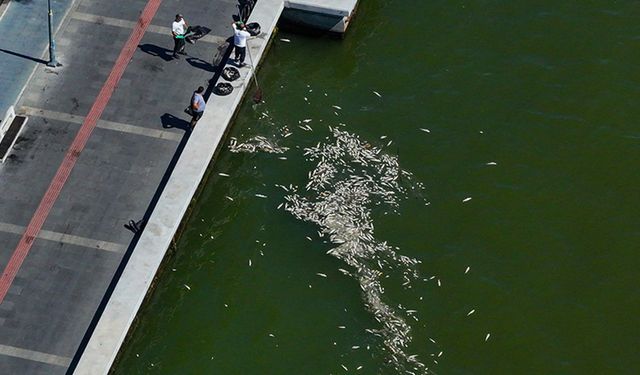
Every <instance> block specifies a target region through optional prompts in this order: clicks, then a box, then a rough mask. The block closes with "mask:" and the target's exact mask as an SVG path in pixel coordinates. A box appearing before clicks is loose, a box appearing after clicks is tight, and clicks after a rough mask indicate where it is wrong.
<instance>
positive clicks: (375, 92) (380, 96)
mask: <svg viewBox="0 0 640 375" xmlns="http://www.w3.org/2000/svg"><path fill="white" fill-rule="evenodd" d="M373 93H374V94H376V96H377V97H378V98H382V95H380V93H379V92H377V91H374V92H373Z"/></svg>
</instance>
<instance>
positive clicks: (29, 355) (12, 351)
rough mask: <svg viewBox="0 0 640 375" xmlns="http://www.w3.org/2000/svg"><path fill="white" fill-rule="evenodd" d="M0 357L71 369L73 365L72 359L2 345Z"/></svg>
mask: <svg viewBox="0 0 640 375" xmlns="http://www.w3.org/2000/svg"><path fill="white" fill-rule="evenodd" d="M0 355H6V356H9V357H15V358H22V359H27V360H29V361H36V362H42V363H47V364H50V365H56V366H62V367H69V364H71V358H67V357H61V356H59V355H54V354H47V353H42V352H37V351H35V350H28V349H22V348H16V347H15V346H9V345H1V344H0Z"/></svg>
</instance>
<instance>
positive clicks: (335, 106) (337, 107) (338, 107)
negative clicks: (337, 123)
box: [332, 105, 342, 109]
mask: <svg viewBox="0 0 640 375" xmlns="http://www.w3.org/2000/svg"><path fill="white" fill-rule="evenodd" d="M332 107H333V108H335V109H342V108H341V107H340V106H337V105H332Z"/></svg>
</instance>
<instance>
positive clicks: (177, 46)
mask: <svg viewBox="0 0 640 375" xmlns="http://www.w3.org/2000/svg"><path fill="white" fill-rule="evenodd" d="M187 32H189V25H187V21H185V20H184V17H182V14H176V20H175V21H173V23H172V24H171V35H173V58H175V59H179V58H180V56H178V54H181V55H186V53H185V52H184V38H185V34H186V33H187Z"/></svg>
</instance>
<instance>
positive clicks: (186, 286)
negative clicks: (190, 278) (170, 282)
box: [183, 284, 191, 290]
mask: <svg viewBox="0 0 640 375" xmlns="http://www.w3.org/2000/svg"><path fill="white" fill-rule="evenodd" d="M183 285H184V287H185V288H187V290H191V287H190V286H189V285H187V284H183Z"/></svg>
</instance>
